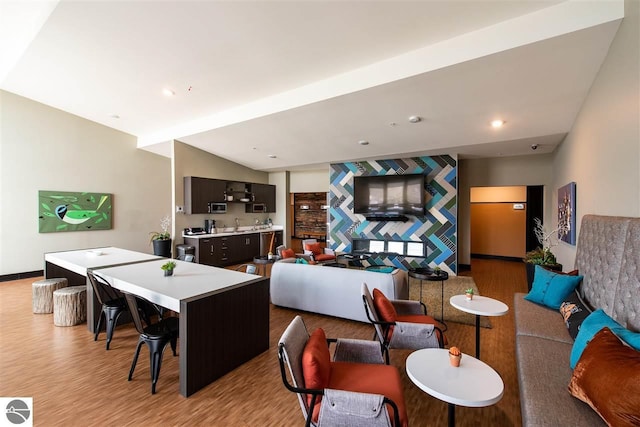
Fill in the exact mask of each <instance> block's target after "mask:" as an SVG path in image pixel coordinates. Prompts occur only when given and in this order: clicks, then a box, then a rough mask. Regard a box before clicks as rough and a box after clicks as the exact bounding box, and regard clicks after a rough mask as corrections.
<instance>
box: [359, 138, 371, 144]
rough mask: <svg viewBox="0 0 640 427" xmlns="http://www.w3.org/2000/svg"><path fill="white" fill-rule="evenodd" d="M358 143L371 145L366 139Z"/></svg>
mask: <svg viewBox="0 0 640 427" xmlns="http://www.w3.org/2000/svg"><path fill="white" fill-rule="evenodd" d="M358 144H360V145H369V141H365V140H364V139H363V140H361V141H358Z"/></svg>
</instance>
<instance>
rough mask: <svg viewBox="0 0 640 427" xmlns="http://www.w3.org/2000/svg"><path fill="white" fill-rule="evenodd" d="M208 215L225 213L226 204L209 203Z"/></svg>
mask: <svg viewBox="0 0 640 427" xmlns="http://www.w3.org/2000/svg"><path fill="white" fill-rule="evenodd" d="M209 213H212V214H223V213H227V204H226V203H214V202H211V203H209Z"/></svg>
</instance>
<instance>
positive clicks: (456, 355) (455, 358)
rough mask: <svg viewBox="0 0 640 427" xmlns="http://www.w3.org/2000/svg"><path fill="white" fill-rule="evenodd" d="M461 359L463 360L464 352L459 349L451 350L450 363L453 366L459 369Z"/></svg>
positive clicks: (452, 348) (453, 348)
mask: <svg viewBox="0 0 640 427" xmlns="http://www.w3.org/2000/svg"><path fill="white" fill-rule="evenodd" d="M460 359H462V352H461V351H460V349H459V348H458V347H451V348H450V349H449V362H450V363H451V366H453V367H454V368H457V367H459V366H460Z"/></svg>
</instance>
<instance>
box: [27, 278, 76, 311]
mask: <svg viewBox="0 0 640 427" xmlns="http://www.w3.org/2000/svg"><path fill="white" fill-rule="evenodd" d="M68 285H69V282H67V279H65V278H55V279H42V280H38V281H35V282H33V284H32V285H31V288H32V293H33V297H32V306H33V312H34V313H36V314H43V313H53V292H54V291H56V290H58V289H61V288H66V287H67V286H68Z"/></svg>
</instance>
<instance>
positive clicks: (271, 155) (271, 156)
mask: <svg viewBox="0 0 640 427" xmlns="http://www.w3.org/2000/svg"><path fill="white" fill-rule="evenodd" d="M267 157H269V158H270V159H275V158H276V157H277V156H276V155H275V154H269V155H268V156H267Z"/></svg>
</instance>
